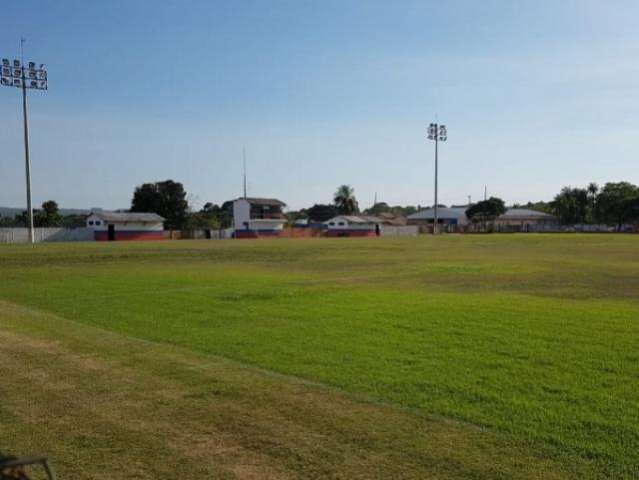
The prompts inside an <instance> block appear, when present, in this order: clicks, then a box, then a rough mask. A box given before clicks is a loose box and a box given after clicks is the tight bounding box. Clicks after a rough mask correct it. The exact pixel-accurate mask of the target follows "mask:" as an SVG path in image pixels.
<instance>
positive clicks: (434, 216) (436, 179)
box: [433, 127, 439, 235]
mask: <svg viewBox="0 0 639 480" xmlns="http://www.w3.org/2000/svg"><path fill="white" fill-rule="evenodd" d="M435 128H437V127H435ZM438 137H439V135H435V207H434V209H433V235H437V230H438V228H437V227H438V224H437V223H438V218H437V187H438V183H439V182H438V170H439V168H438V167H439V158H438V150H439V149H438V148H437V147H438V145H439V139H438Z"/></svg>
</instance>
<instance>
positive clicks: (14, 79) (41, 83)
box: [0, 38, 48, 243]
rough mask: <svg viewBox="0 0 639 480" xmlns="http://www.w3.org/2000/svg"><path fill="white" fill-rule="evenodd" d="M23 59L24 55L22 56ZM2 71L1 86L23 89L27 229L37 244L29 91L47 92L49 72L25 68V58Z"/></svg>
mask: <svg viewBox="0 0 639 480" xmlns="http://www.w3.org/2000/svg"><path fill="white" fill-rule="evenodd" d="M23 45H24V38H23V39H21V40H20V51H21V53H22V50H23V48H22V47H23ZM21 57H23V55H21ZM1 68H2V70H1V72H0V73H1V75H0V85H2V86H6V87H19V88H21V89H22V122H23V128H24V165H25V174H26V183H27V228H28V230H29V243H35V235H34V229H33V204H32V201H31V158H30V156H29V113H28V108H27V89H28V88H31V89H36V90H47V88H48V80H47V71H46V69H45V68H44V65H42V64H41V65H40V67H39V68H37V67H36V64H35V63H34V62H29V64H28V67H27V66H25V63H24V58H21V59H20V60H17V59H15V60H13V65H11V62H9V59H7V58H3V59H2V67H1ZM27 71H28V76H27Z"/></svg>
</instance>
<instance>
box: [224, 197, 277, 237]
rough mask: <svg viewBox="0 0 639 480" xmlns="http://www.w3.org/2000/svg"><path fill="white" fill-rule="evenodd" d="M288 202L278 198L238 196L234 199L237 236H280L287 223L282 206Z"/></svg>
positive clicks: (234, 219) (234, 221) (234, 224)
mask: <svg viewBox="0 0 639 480" xmlns="http://www.w3.org/2000/svg"><path fill="white" fill-rule="evenodd" d="M285 206H286V204H285V203H284V202H282V201H281V200H278V199H276V198H254V197H246V198H238V199H236V200H233V227H234V229H235V238H257V237H260V236H278V235H279V234H280V233H282V230H283V229H284V225H285V224H286V217H285V216H284V213H283V212H282V208H283V207H285Z"/></svg>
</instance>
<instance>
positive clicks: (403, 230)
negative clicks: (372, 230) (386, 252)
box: [380, 225, 419, 237]
mask: <svg viewBox="0 0 639 480" xmlns="http://www.w3.org/2000/svg"><path fill="white" fill-rule="evenodd" d="M380 233H381V235H382V236H383V237H415V236H417V235H418V234H419V227H418V226H417V225H399V226H397V225H382V226H381V229H380Z"/></svg>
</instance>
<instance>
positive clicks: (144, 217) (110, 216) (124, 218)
mask: <svg viewBox="0 0 639 480" xmlns="http://www.w3.org/2000/svg"><path fill="white" fill-rule="evenodd" d="M91 215H95V216H96V217H99V218H101V219H102V220H104V221H105V222H119V223H124V222H137V223H157V222H163V221H164V217H161V216H160V215H158V214H157V213H144V212H105V211H93V212H91Z"/></svg>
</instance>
